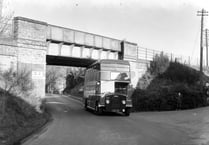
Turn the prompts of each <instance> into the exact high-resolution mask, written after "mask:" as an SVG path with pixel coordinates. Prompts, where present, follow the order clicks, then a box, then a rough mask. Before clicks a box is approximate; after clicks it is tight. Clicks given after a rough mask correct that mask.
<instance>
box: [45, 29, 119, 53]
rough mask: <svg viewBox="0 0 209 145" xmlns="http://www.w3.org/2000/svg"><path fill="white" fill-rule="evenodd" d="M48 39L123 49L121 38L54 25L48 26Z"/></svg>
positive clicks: (86, 45) (95, 46)
mask: <svg viewBox="0 0 209 145" xmlns="http://www.w3.org/2000/svg"><path fill="white" fill-rule="evenodd" d="M47 39H48V40H50V41H58V42H63V43H70V44H74V45H79V46H85V47H94V48H102V49H106V50H110V51H117V52H120V51H121V48H120V43H121V41H120V40H117V39H113V38H109V37H105V36H100V35H96V34H93V33H88V32H83V31H79V30H74V29H69V28H63V27H59V26H54V25H49V26H48V31H47Z"/></svg>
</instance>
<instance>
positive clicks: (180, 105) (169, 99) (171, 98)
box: [132, 62, 209, 111]
mask: <svg viewBox="0 0 209 145" xmlns="http://www.w3.org/2000/svg"><path fill="white" fill-rule="evenodd" d="M201 80H202V82H203V84H205V83H206V82H209V77H208V76H206V75H204V74H203V75H202V76H201V74H200V72H199V71H197V70H195V69H192V68H190V67H188V66H185V65H182V64H180V63H176V62H170V64H169V66H168V68H167V69H166V70H165V71H164V72H163V73H162V74H159V75H157V76H156V77H155V78H154V79H152V81H151V82H150V84H149V85H148V86H147V87H146V89H140V88H137V89H136V90H135V91H134V93H133V95H132V99H133V105H134V111H157V110H158V111H159V110H160V111H161V110H177V109H191V108H197V107H203V106H206V105H207V97H208V96H207V95H206V93H205V91H206V90H205V89H206V88H205V87H204V86H202V85H201Z"/></svg>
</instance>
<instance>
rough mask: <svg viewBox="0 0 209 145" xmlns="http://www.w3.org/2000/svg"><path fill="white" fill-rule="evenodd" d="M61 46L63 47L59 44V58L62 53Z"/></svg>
mask: <svg viewBox="0 0 209 145" xmlns="http://www.w3.org/2000/svg"><path fill="white" fill-rule="evenodd" d="M62 45H63V43H59V54H58V55H60V56H61V51H62Z"/></svg>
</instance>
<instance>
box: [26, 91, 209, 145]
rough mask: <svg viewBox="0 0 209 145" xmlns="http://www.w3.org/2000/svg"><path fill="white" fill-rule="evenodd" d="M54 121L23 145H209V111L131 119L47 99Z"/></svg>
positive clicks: (145, 114) (137, 115) (55, 98)
mask: <svg viewBox="0 0 209 145" xmlns="http://www.w3.org/2000/svg"><path fill="white" fill-rule="evenodd" d="M47 108H48V110H49V111H50V112H51V113H52V116H53V121H52V122H51V123H49V125H47V126H46V127H45V128H44V129H43V130H42V131H41V132H39V133H36V134H34V135H33V136H32V137H29V138H28V139H27V140H26V141H25V142H24V143H23V144H24V145H199V144H201V145H203V144H205V145H206V144H209V117H208V116H206V115H205V114H209V108H208V107H206V108H201V109H196V110H188V111H170V112H143V113H131V114H130V116H129V117H125V116H122V115H120V114H114V113H112V114H110V113H106V114H104V115H100V116H98V115H95V114H94V113H92V112H90V111H89V112H88V111H85V110H84V109H83V105H82V103H81V102H80V101H78V100H75V99H73V98H71V97H67V96H61V95H50V96H47Z"/></svg>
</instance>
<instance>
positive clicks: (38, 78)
mask: <svg viewBox="0 0 209 145" xmlns="http://www.w3.org/2000/svg"><path fill="white" fill-rule="evenodd" d="M46 31H47V23H45V22H41V21H35V20H31V19H27V18H22V17H15V18H14V39H15V40H16V45H17V68H18V71H19V70H21V69H24V70H27V71H28V72H30V76H31V79H32V81H33V84H34V90H33V92H32V95H33V96H36V97H40V98H43V97H45V72H46V51H47V42H46V34H47V32H46Z"/></svg>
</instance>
